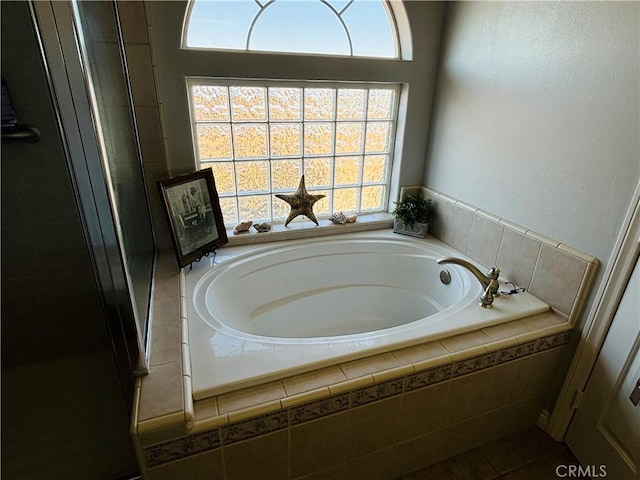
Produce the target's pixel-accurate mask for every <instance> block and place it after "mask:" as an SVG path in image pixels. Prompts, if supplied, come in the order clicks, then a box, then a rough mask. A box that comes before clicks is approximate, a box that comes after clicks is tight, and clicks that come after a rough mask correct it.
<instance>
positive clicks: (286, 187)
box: [145, 0, 442, 226]
mask: <svg viewBox="0 0 640 480" xmlns="http://www.w3.org/2000/svg"><path fill="white" fill-rule="evenodd" d="M201 2H204V0H196V1H187V0H176V1H172V2H148V3H146V4H145V6H147V7H148V16H149V22H150V24H152V25H153V28H152V29H150V30H149V32H150V35H151V36H150V39H151V42H152V45H153V50H154V61H155V62H156V63H154V72H155V73H156V81H157V84H158V86H159V88H158V92H159V93H158V95H159V100H160V103H161V104H162V109H161V119H162V132H163V135H164V145H165V151H166V159H167V166H168V168H169V174H170V175H179V174H181V173H187V172H191V171H193V170H194V169H195V168H201V165H202V166H204V165H206V166H207V167H208V166H212V168H214V169H218V170H221V169H222V167H223V164H224V165H226V167H227V169H226V170H225V172H226V173H222V172H221V171H218V172H217V173H216V186H217V187H218V188H219V189H220V190H221V192H222V193H221V196H222V199H223V205H224V206H225V215H226V223H227V225H228V226H233V225H232V224H233V223H234V222H235V221H236V219H237V220H238V221H240V220H253V221H259V220H260V218H266V219H267V221H268V219H269V218H271V219H272V220H273V221H274V223H278V222H279V221H280V220H279V219H280V218H283V216H284V214H283V212H282V210H278V209H284V210H285V213H288V208H289V207H288V206H287V205H286V204H285V203H284V202H282V201H281V200H279V199H277V200H274V199H273V197H274V195H276V194H278V195H279V194H281V193H283V194H288V193H293V192H294V191H295V189H296V188H297V185H298V181H299V178H300V177H299V176H298V175H300V176H301V175H302V174H303V173H304V174H305V181H306V184H307V188H308V189H309V190H313V191H316V192H322V193H325V194H326V195H327V198H326V200H321V201H320V202H318V203H316V204H315V205H314V210H315V211H316V213H317V217H318V218H319V219H322V218H326V216H328V215H330V214H332V213H335V212H336V211H339V210H340V209H343V211H349V212H351V211H353V210H352V209H355V212H354V213H358V214H360V213H361V212H371V213H375V212H376V211H377V212H387V211H389V209H390V207H391V208H393V203H392V202H393V201H394V200H397V197H398V194H399V189H400V184H401V182H402V183H403V184H405V185H414V184H416V183H417V182H419V181H420V178H421V176H422V172H423V171H424V160H423V158H424V154H425V149H426V132H427V131H428V130H429V113H430V111H431V96H430V95H431V94H432V92H433V89H434V82H435V71H436V69H435V66H436V64H437V59H438V57H437V48H435V46H437V45H438V42H439V41H440V32H441V30H440V22H441V19H442V5H441V4H440V3H436V2H410V1H407V2H405V1H399V0H392V1H388V0H354V1H353V2H352V1H350V0H322V1H320V0H303V1H302V3H304V4H305V5H306V4H311V3H321V4H322V5H320V6H322V7H323V8H325V9H327V8H328V6H327V5H328V4H329V5H331V6H332V7H333V8H334V9H335V11H337V12H338V13H340V12H342V13H341V18H339V19H338V20H335V21H338V22H340V24H341V25H342V22H344V25H345V28H346V29H347V30H348V31H349V34H350V36H351V39H352V44H353V55H352V56H351V55H334V54H327V53H323V54H319V53H317V52H316V53H308V52H306V53H300V52H276V51H265V50H255V48H263V47H260V46H256V45H253V44H251V43H250V45H249V47H248V48H249V50H247V45H246V43H247V34H248V29H250V28H251V24H252V23H254V22H253V20H254V18H255V16H256V15H257V13H256V12H259V11H260V9H262V12H263V13H262V16H261V17H260V18H263V17H264V18H266V14H267V13H268V12H269V9H271V8H275V7H276V6H277V5H279V4H280V5H281V4H283V2H282V1H281V0H275V1H274V2H269V3H267V2H266V1H262V0H258V2H256V1H255V0H237V1H233V2H231V3H233V5H236V4H240V3H244V4H247V2H248V4H247V5H248V6H249V7H251V8H253V9H254V11H253V13H252V14H251V16H250V17H249V21H248V23H247V22H245V23H244V24H243V25H245V27H246V28H243V29H239V28H232V29H231V30H230V33H229V35H231V33H232V32H237V31H241V32H242V35H241V36H240V37H241V38H242V40H241V41H240V46H238V43H237V42H236V44H232V45H230V46H228V48H217V47H213V46H211V45H209V46H206V43H200V44H199V46H197V45H196V44H195V43H189V41H188V38H189V36H190V35H191V34H193V32H195V31H196V30H194V28H196V27H195V25H196V22H197V23H200V24H208V25H209V27H208V29H207V28H206V29H205V30H206V31H208V32H209V33H210V34H213V35H215V32H217V31H218V28H224V25H222V24H223V23H225V22H226V21H229V18H228V16H227V17H225V15H226V13H225V12H224V9H225V8H231V7H230V6H229V4H228V3H226V4H225V3H221V2H220V1H219V0H213V1H211V2H205V3H206V5H207V6H208V8H210V10H209V14H208V16H205V15H204V14H201V15H200V14H199V15H196V12H197V11H198V10H197V8H198V6H199V5H202V6H204V5H205V3H201ZM297 3H300V2H299V1H298V0H290V1H286V2H284V5H294V4H297ZM369 6H370V7H371V8H375V9H377V11H378V12H381V13H382V14H383V15H382V17H383V20H384V21H385V22H386V27H385V29H383V31H384V32H386V31H391V32H392V35H391V36H390V37H387V36H386V33H385V34H383V35H380V38H382V39H383V42H384V43H387V44H388V45H390V50H389V51H393V52H396V51H397V52H396V53H397V57H394V58H390V57H373V56H361V55H362V54H360V53H359V47H357V43H358V40H356V39H357V38H358V35H356V34H354V31H355V29H356V28H361V29H365V28H364V27H363V26H360V27H356V26H355V25H356V23H354V18H356V17H358V16H360V14H358V15H356V16H353V17H352V18H351V20H350V21H348V18H349V17H348V13H349V12H351V13H350V15H353V14H354V12H358V10H357V9H358V8H369ZM216 8H218V15H216V13H215V11H216ZM238 8H239V7H238ZM345 8H346V9H345ZM327 11H328V10H327ZM272 12H275V10H272ZM329 13H331V15H332V17H331V18H332V19H336V18H338V17H337V16H336V14H335V13H333V12H329ZM408 14H410V16H411V22H412V23H415V25H417V26H418V27H419V30H417V33H416V34H415V38H416V39H418V40H419V41H420V43H419V45H420V48H419V49H418V51H417V52H416V51H414V48H413V43H414V38H413V36H412V34H411V29H410V23H409V15H408ZM238 15H239V14H236V15H234V18H235V17H238ZM260 18H258V19H257V20H256V21H255V25H259V23H260V22H261V21H262V20H261V19H260ZM363 18H364V17H363ZM223 20H224V21H223ZM375 25H376V24H375V23H374V22H372V23H371V24H370V26H371V28H370V31H371V32H372V33H375V30H376V29H377V28H378V27H377V26H375ZM198 28H199V27H198ZM255 28H257V26H254V30H255ZM341 28H342V27H341ZM309 30H310V29H309ZM321 35H322V34H321ZM234 41H235V40H234ZM202 42H204V40H202ZM252 49H253V50H252ZM292 49H293V48H292ZM416 53H418V55H417V56H416V55H415V54H416ZM155 67H157V68H155ZM194 87H200V89H199V90H198V89H196V90H193V89H194ZM204 87H207V88H204ZM232 87H233V89H232ZM239 88H242V90H236V89H239ZM252 88H253V89H257V91H259V92H261V93H260V94H259V96H257V97H256V98H260V101H259V102H258V104H259V105H260V107H259V108H263V109H264V110H263V113H261V114H260V115H261V116H259V117H257V118H254V117H252V118H251V119H237V118H235V117H234V114H233V110H232V108H235V107H232V90H233V92H236V93H237V92H245V93H246V92H250V91H252V90H250V89H252ZM277 89H280V90H277ZM313 89H317V90H318V91H325V90H326V91H331V92H332V93H331V94H329V95H325V97H326V98H327V99H328V101H329V103H328V104H327V105H328V108H329V109H330V110H331V112H334V113H332V115H334V116H333V117H326V118H319V119H313V118H305V105H304V100H305V95H306V93H305V92H313ZM377 91H380V93H379V94H378V93H376V96H377V95H380V97H381V98H382V97H383V96H384V95H389V112H390V114H389V116H388V117H389V118H387V117H386V116H385V117H381V118H374V117H373V116H367V115H368V112H369V107H370V105H372V104H373V103H372V101H371V98H373V96H372V92H377ZM340 92H344V94H345V95H347V94H352V95H354V96H355V97H357V98H361V99H363V101H364V106H362V105H361V108H362V109H365V110H364V112H365V113H364V115H361V116H360V117H357V119H354V118H348V119H347V118H346V117H345V118H342V117H340V118H338V114H337V111H338V102H339V101H342V100H339V99H340V98H342V97H341V93H340ZM236 93H233V95H235V94H236ZM274 93H275V94H274ZM383 93H384V95H383ZM285 94H286V95H285ZM280 96H286V97H287V98H289V97H291V99H290V101H292V102H293V105H296V104H297V105H298V107H299V109H300V110H299V113H296V115H293V116H288V115H290V112H289V111H290V110H295V108H293V107H291V106H288V107H286V108H285V107H284V106H282V105H278V104H277V103H274V101H275V99H277V98H279V97H280ZM196 97H201V99H205V100H202V101H201V99H200V100H196ZM376 101H377V100H376ZM196 102H200V103H202V102H204V103H205V104H206V103H207V102H213V104H214V107H213V109H212V112H209V113H204V111H205V110H206V109H207V108H209V107H207V106H204V105H201V106H197V105H196ZM296 102H298V103H296ZM221 105H224V108H227V109H228V112H226V113H224V112H222V116H215V115H213V112H216V114H220V113H221V112H219V111H218V110H219V109H220V108H222V107H221ZM274 109H275V110H274ZM278 109H281V110H284V111H285V112H286V113H282V112H278ZM296 111H297V112H298V110H296ZM389 112H387V113H389ZM387 113H385V115H387ZM207 115H212V116H207ZM226 115H228V117H227V116H226ZM258 118H259V119H258ZM385 122H386V123H385ZM387 125H389V126H388V130H387ZM243 127H251V128H250V129H249V131H251V132H254V133H255V132H259V133H260V134H261V135H262V137H258V139H261V140H260V142H262V143H261V145H262V147H261V148H262V152H260V155H256V156H247V155H248V153H247V151H246V150H242V141H243V140H245V138H246V137H243V138H242V139H239V138H237V133H238V132H243V130H244V131H247V129H246V128H244V129H243ZM356 127H357V128H356ZM347 128H351V129H353V131H354V132H362V131H363V129H364V134H362V133H359V135H360V137H359V138H360V141H361V142H362V143H358V145H359V146H360V145H361V146H362V148H361V150H358V149H353V151H354V152H356V153H351V151H350V150H339V148H338V144H337V143H336V142H338V141H339V138H338V137H337V136H336V134H337V133H342V132H344V130H345V129H347ZM375 128H379V129H381V132H382V133H380V134H379V138H383V139H384V141H382V142H380V143H381V144H383V145H385V146H386V149H382V148H377V147H376V149H375V150H372V148H373V147H367V143H366V142H367V132H369V134H368V135H369V138H373V133H374V129H375ZM305 129H306V133H305ZM314 130H320V131H321V132H327V131H328V133H329V135H333V138H331V137H330V136H329V137H326V138H329V147H328V148H333V151H331V150H327V149H325V150H315V149H312V150H310V148H311V145H312V144H311V143H310V141H311V139H312V138H314V137H313V135H312V132H314ZM198 132H200V133H202V135H198ZM291 132H293V138H294V139H295V141H294V142H293V143H292V144H289V145H283V142H282V141H281V139H282V138H286V135H290V134H291ZM285 134H286V135H285ZM234 135H236V137H234ZM316 135H319V134H318V133H316ZM199 138H201V139H202V141H203V142H205V141H206V142H208V145H206V144H204V143H203V145H202V148H201V146H200V144H199V142H200V140H199ZM238 141H240V142H241V143H238ZM218 143H220V145H218ZM215 145H218V146H215ZM225 145H226V147H225ZM325 145H326V143H325ZM224 148H226V152H225V153H221V152H217V153H212V151H217V149H224ZM367 148H369V149H367ZM239 149H240V150H239ZM238 151H239V152H240V153H241V154H242V155H245V156H243V157H239V158H238V157H237V153H238ZM265 151H266V155H265ZM233 155H236V156H235V157H234V156H233ZM347 160H352V162H353V163H352V164H351V165H350V166H349V168H346V167H345V162H346V161H347ZM327 164H328V165H327ZM259 166H260V167H261V168H260V169H259V168H258V167H259ZM320 167H322V168H323V169H324V170H322V169H321V168H320ZM159 168H160V165H159ZM345 170H347V172H346V173H344V176H345V177H349V175H351V177H350V178H348V180H344V181H342V182H341V183H338V184H336V183H335V180H336V178H343V177H342V176H340V175H342V172H343V171H345ZM374 171H375V172H377V173H375V174H374V173H372V172H374ZM317 172H324V174H325V178H326V177H327V176H328V177H329V180H330V182H328V184H327V182H324V179H323V178H322V177H321V176H320V174H319V173H317ZM327 172H330V173H329V174H327ZM352 172H356V173H353V174H352ZM356 177H357V178H356ZM248 178H252V179H254V182H255V184H256V185H255V186H252V187H249V186H248V183H247V182H246V180H247V179H248ZM380 178H383V180H381V181H380ZM321 180H322V181H321ZM323 182H324V183H323ZM257 186H260V188H255V187H257ZM349 196H350V197H349ZM258 197H260V198H258ZM346 197H349V198H350V201H351V203H350V204H347V200H346V199H345V198H346ZM380 198H382V201H381V206H380V207H379V209H378V210H376V209H375V208H378V207H374V206H373V205H374V204H375V205H377V204H378V200H379V199H380ZM343 199H345V200H343ZM257 200H260V202H258V201H257ZM374 200H375V201H374ZM252 202H253V203H255V206H254V205H253V203H252ZM322 202H324V203H322ZM320 208H321V209H322V214H320V213H319V212H320ZM369 208H371V209H369ZM234 209H235V210H234ZM243 212H246V215H247V217H243V215H245V213H243ZM361 216H362V215H361ZM285 218H286V216H285ZM300 219H301V220H304V218H300ZM296 220H297V219H296ZM324 223H325V224H326V220H325V222H324Z"/></svg>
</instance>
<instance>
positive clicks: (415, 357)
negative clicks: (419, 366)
mask: <svg viewBox="0 0 640 480" xmlns="http://www.w3.org/2000/svg"><path fill="white" fill-rule="evenodd" d="M448 354H449V351H448V350H447V349H446V348H444V347H443V346H442V345H441V344H440V342H430V343H423V344H421V345H415V346H413V347H407V348H403V349H401V350H395V351H394V352H393V355H394V356H395V357H396V358H397V359H398V361H399V362H400V363H401V364H403V365H404V364H408V363H415V362H420V361H423V360H428V359H430V358H435V357H440V356H443V355H448Z"/></svg>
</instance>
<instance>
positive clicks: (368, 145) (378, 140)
mask: <svg viewBox="0 0 640 480" xmlns="http://www.w3.org/2000/svg"><path fill="white" fill-rule="evenodd" d="M390 130H391V122H375V123H368V124H367V139H366V142H365V149H364V150H365V152H367V153H387V152H388V151H389V133H390Z"/></svg>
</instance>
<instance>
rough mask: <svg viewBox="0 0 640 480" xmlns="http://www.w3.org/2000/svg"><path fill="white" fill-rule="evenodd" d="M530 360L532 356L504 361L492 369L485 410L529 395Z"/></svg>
mask: <svg viewBox="0 0 640 480" xmlns="http://www.w3.org/2000/svg"><path fill="white" fill-rule="evenodd" d="M530 361H531V360H530V357H524V358H522V359H519V360H515V361H513V362H507V363H503V364H502V365H498V366H497V367H495V368H493V369H492V370H491V379H490V380H489V388H488V390H487V396H486V397H485V400H484V402H485V403H484V409H485V411H488V410H493V409H495V408H500V407H503V406H505V405H508V404H510V403H514V402H516V401H517V400H523V399H524V398H525V397H526V396H527V395H526V393H525V388H526V386H527V383H528V378H527V372H528V371H529V364H530Z"/></svg>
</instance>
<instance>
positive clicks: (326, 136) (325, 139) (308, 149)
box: [304, 123, 333, 155]
mask: <svg viewBox="0 0 640 480" xmlns="http://www.w3.org/2000/svg"><path fill="white" fill-rule="evenodd" d="M304 153H305V155H331V154H332V153H333V123H305V125H304Z"/></svg>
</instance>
